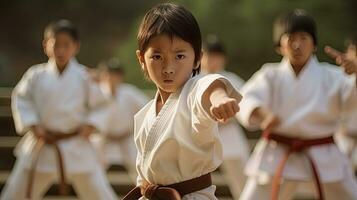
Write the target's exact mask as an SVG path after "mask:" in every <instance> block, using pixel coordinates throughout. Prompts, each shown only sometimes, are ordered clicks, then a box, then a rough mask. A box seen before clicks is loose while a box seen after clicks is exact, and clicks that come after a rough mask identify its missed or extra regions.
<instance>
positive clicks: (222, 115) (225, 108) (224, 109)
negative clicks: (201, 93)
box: [210, 88, 239, 123]
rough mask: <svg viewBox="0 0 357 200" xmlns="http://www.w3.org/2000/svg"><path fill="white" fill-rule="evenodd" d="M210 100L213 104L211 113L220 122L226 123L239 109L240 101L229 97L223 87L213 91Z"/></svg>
mask: <svg viewBox="0 0 357 200" xmlns="http://www.w3.org/2000/svg"><path fill="white" fill-rule="evenodd" d="M210 100H211V104H212V105H211V108H210V113H211V115H212V116H213V118H214V119H216V120H217V121H219V122H222V123H224V122H225V121H227V120H228V119H229V118H231V117H234V116H235V114H236V113H237V112H238V111H239V106H238V101H237V100H236V99H234V98H230V97H228V96H227V93H226V91H225V90H224V89H223V88H217V89H216V90H215V91H213V92H212V94H211V97H210Z"/></svg>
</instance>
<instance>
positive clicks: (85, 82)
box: [12, 59, 106, 173]
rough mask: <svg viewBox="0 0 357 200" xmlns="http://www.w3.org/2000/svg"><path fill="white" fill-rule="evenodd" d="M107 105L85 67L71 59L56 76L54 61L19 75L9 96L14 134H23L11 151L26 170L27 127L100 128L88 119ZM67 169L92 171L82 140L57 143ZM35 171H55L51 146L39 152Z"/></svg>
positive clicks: (92, 159) (31, 141)
mask: <svg viewBox="0 0 357 200" xmlns="http://www.w3.org/2000/svg"><path fill="white" fill-rule="evenodd" d="M105 103H106V98H105V97H104V95H103V93H102V92H101V91H100V89H99V87H98V86H97V85H95V84H94V83H93V82H91V79H90V76H89V74H88V73H87V71H86V69H85V67H84V66H83V65H81V64H79V63H78V62H77V61H76V60H75V59H72V60H70V62H69V64H68V65H67V67H66V69H65V70H64V71H63V73H62V74H59V72H58V70H57V66H56V63H55V61H54V60H51V59H50V60H49V61H48V63H44V64H39V65H35V66H32V67H31V68H30V69H29V70H28V71H27V72H26V73H25V74H24V76H23V77H22V79H21V80H20V82H19V83H18V84H17V86H16V87H15V89H14V91H13V94H12V111H13V117H14V121H15V127H16V130H17V132H18V133H19V134H24V133H26V135H25V136H24V137H23V138H22V139H21V141H20V142H19V143H18V145H17V147H16V149H15V155H16V156H17V157H18V159H25V160H26V161H25V162H23V163H26V164H27V165H28V166H25V167H29V166H30V163H31V160H32V149H33V147H34V145H35V143H36V141H37V140H36V139H35V136H34V135H33V133H31V132H28V131H29V128H30V126H32V125H35V124H39V125H41V126H43V127H44V128H45V129H47V130H50V131H58V132H63V133H69V132H73V131H75V130H77V129H78V128H79V127H80V126H82V125H83V124H91V125H93V126H94V127H98V126H99V124H98V123H99V122H98V121H97V120H96V119H95V117H93V115H92V113H94V112H95V110H96V108H97V107H100V106H101V105H103V104H105ZM59 147H60V149H61V151H62V153H63V157H64V163H65V167H66V171H67V172H69V173H72V172H73V173H77V172H85V171H90V170H92V169H95V168H94V166H97V165H95V164H94V163H97V162H98V161H97V158H96V156H95V151H94V148H93V147H92V145H91V143H89V141H87V140H86V139H84V138H82V137H80V136H77V137H74V138H71V139H67V140H63V141H60V142H59ZM37 170H38V171H42V172H55V171H57V156H56V154H55V151H54V149H53V147H52V146H50V145H46V146H45V147H44V148H43V149H42V151H41V152H40V157H39V161H38V163H37Z"/></svg>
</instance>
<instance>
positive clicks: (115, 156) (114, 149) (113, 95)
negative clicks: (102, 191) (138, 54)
mask: <svg viewBox="0 0 357 200" xmlns="http://www.w3.org/2000/svg"><path fill="white" fill-rule="evenodd" d="M98 70H99V83H100V88H101V89H102V91H103V93H104V94H105V95H106V97H107V98H108V99H109V103H108V104H107V105H106V106H103V108H102V111H101V115H103V123H101V126H103V127H102V128H101V132H100V134H96V135H93V137H92V138H91V139H92V141H93V142H94V144H95V146H96V147H97V149H98V150H99V153H100V156H99V157H100V159H101V160H102V163H103V165H104V168H105V169H108V168H109V167H110V166H112V165H123V166H125V168H126V170H128V172H129V174H130V176H131V178H132V179H133V181H134V180H136V177H137V173H136V170H135V160H136V154H137V151H136V148H135V144H134V139H133V138H134V135H133V134H134V133H133V132H134V115H135V113H137V112H138V111H139V110H140V109H141V108H142V107H143V106H144V105H145V104H146V103H147V102H148V98H147V97H146V96H145V94H143V93H142V92H141V91H140V90H139V89H138V88H136V87H135V86H134V85H131V84H128V83H124V76H125V72H124V68H123V66H122V64H121V63H120V61H119V60H118V59H116V58H111V59H109V60H107V61H104V62H101V63H100V64H99V66H98Z"/></svg>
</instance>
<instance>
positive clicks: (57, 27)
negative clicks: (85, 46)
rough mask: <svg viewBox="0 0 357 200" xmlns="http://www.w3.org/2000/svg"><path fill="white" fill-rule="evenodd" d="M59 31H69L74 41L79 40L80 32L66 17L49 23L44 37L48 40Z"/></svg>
mask: <svg viewBox="0 0 357 200" xmlns="http://www.w3.org/2000/svg"><path fill="white" fill-rule="evenodd" d="M58 33H67V34H68V35H70V36H71V37H72V38H73V40H74V41H76V42H78V41H79V33H78V30H77V28H76V27H75V26H74V24H73V23H72V22H71V21H69V20H66V19H60V20H57V21H53V22H51V23H49V24H48V25H47V26H46V28H45V31H44V39H45V40H48V39H49V38H51V37H55V35H56V34H58Z"/></svg>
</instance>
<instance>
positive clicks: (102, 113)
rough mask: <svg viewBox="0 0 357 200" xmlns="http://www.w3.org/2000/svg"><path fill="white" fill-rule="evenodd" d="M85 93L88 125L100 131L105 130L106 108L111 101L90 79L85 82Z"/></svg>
mask: <svg viewBox="0 0 357 200" xmlns="http://www.w3.org/2000/svg"><path fill="white" fill-rule="evenodd" d="M85 84H86V86H85V90H86V91H85V92H86V95H87V96H86V99H87V108H88V116H87V119H86V123H87V124H90V125H92V126H94V127H95V128H97V129H98V130H103V126H105V123H104V122H105V120H106V113H107V112H106V107H107V106H108V104H109V102H110V99H109V98H108V97H106V96H105V95H104V93H103V92H102V90H101V89H100V87H99V85H98V84H97V83H96V82H94V81H93V80H91V79H90V78H88V79H86V80H85Z"/></svg>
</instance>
